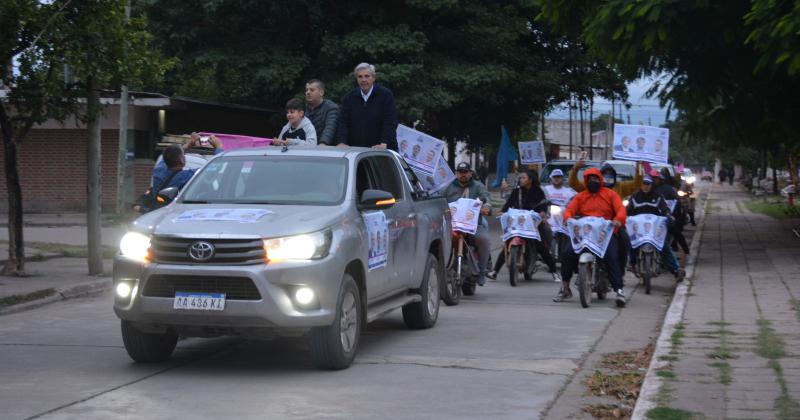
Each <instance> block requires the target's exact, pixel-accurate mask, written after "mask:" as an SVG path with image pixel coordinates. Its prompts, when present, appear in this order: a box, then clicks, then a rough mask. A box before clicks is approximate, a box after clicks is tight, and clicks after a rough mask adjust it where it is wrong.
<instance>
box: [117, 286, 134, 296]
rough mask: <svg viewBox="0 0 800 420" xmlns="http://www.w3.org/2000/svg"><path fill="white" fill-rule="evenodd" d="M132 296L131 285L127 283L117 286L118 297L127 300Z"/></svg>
mask: <svg viewBox="0 0 800 420" xmlns="http://www.w3.org/2000/svg"><path fill="white" fill-rule="evenodd" d="M130 295H131V285H130V284H128V283H127V282H121V283H118V284H117V296H119V297H121V298H122V299H127V298H128V297H129V296H130Z"/></svg>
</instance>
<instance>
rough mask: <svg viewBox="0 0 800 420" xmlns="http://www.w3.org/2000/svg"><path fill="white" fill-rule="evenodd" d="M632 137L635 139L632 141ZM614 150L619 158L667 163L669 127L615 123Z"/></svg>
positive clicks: (615, 155)
mask: <svg viewBox="0 0 800 420" xmlns="http://www.w3.org/2000/svg"><path fill="white" fill-rule="evenodd" d="M631 139H635V140H633V142H631ZM632 143H633V144H632ZM613 150H614V157H615V158H617V159H625V160H642V161H646V162H652V163H667V160H668V159H669V153H668V150H669V129H666V128H661V127H651V126H647V125H630V124H614V147H613Z"/></svg>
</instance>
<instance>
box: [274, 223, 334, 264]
mask: <svg viewBox="0 0 800 420" xmlns="http://www.w3.org/2000/svg"><path fill="white" fill-rule="evenodd" d="M331 237H332V234H331V231H330V229H326V230H323V231H319V232H314V233H307V234H303V235H295V236H286V237H283V238H272V239H264V252H265V253H266V259H267V260H268V261H283V260H314V259H318V258H324V257H326V256H327V255H328V251H330V248H331Z"/></svg>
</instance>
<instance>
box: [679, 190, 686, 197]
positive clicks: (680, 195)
mask: <svg viewBox="0 0 800 420" xmlns="http://www.w3.org/2000/svg"><path fill="white" fill-rule="evenodd" d="M685 195H686V192H685V191H678V197H683V196H685Z"/></svg>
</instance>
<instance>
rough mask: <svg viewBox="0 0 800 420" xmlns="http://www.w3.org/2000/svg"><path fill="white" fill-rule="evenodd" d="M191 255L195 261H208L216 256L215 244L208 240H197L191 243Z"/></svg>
mask: <svg viewBox="0 0 800 420" xmlns="http://www.w3.org/2000/svg"><path fill="white" fill-rule="evenodd" d="M188 253H189V257H191V258H192V259H193V260H195V261H208V260H210V259H211V258H212V257H213V256H214V245H211V244H210V243H208V242H206V241H197V242H193V243H192V244H191V245H189V250H188Z"/></svg>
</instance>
